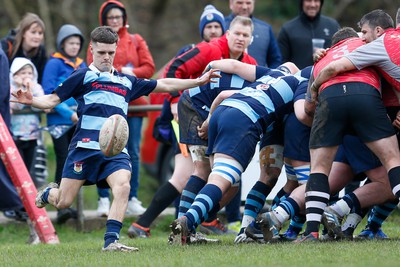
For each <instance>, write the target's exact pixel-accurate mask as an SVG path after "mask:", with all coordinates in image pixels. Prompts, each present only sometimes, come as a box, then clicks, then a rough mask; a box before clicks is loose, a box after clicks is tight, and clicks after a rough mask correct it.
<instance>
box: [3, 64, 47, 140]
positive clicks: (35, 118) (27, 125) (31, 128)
mask: <svg viewBox="0 0 400 267" xmlns="http://www.w3.org/2000/svg"><path fill="white" fill-rule="evenodd" d="M26 65H29V66H31V67H32V69H33V79H32V81H33V83H34V86H33V88H30V89H31V90H32V94H33V96H41V95H43V94H44V93H43V88H42V87H41V86H40V84H38V83H37V79H38V72H37V70H36V67H35V65H34V64H33V63H32V61H30V60H29V59H27V58H24V57H16V58H14V60H13V62H12V64H11V67H10V92H12V91H16V90H18V85H17V84H16V83H15V79H14V75H15V74H16V73H17V72H18V71H20V70H21V69H22V68H23V67H25V66H26ZM10 100H16V98H15V97H14V96H10ZM10 107H11V109H12V110H13V111H16V110H22V109H25V108H26V109H32V110H34V111H38V109H35V108H32V107H31V106H29V105H24V104H20V103H15V102H11V103H10ZM39 127H40V117H39V114H12V115H11V133H12V134H13V136H14V138H15V139H19V140H24V141H27V140H35V139H38V138H39V136H40V132H39V131H36V130H37V129H38V128H39Z"/></svg>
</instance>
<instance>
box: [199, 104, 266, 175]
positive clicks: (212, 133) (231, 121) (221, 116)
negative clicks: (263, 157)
mask: <svg viewBox="0 0 400 267" xmlns="http://www.w3.org/2000/svg"><path fill="white" fill-rule="evenodd" d="M258 141H260V133H259V130H258V129H257V127H256V124H254V123H253V122H252V121H251V120H250V119H249V118H248V117H247V116H246V115H245V114H244V113H243V112H241V111H240V110H238V109H236V108H232V107H227V106H219V107H218V108H217V109H216V110H215V112H214V113H213V114H212V116H211V120H210V125H209V127H208V149H207V152H206V153H207V155H212V154H215V153H222V154H225V155H228V156H231V157H232V158H234V159H235V160H237V161H238V162H239V163H240V165H242V167H243V169H244V170H245V169H246V168H247V166H248V165H249V163H250V161H251V159H252V158H253V155H254V151H255V149H256V146H257V142H258Z"/></svg>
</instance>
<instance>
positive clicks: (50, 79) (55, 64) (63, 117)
mask: <svg viewBox="0 0 400 267" xmlns="http://www.w3.org/2000/svg"><path fill="white" fill-rule="evenodd" d="M81 68H86V63H85V62H83V60H82V59H81V58H76V62H75V63H73V62H72V61H70V60H69V59H67V58H66V57H64V56H63V55H62V54H61V53H58V52H57V53H54V54H53V55H52V56H51V58H50V59H49V61H48V62H47V64H46V66H45V68H44V72H43V81H42V86H43V89H44V93H45V94H51V93H52V92H53V90H54V89H55V88H57V86H58V85H59V84H60V83H62V82H63V81H64V80H65V79H66V78H68V77H69V76H70V75H71V73H72V72H73V71H74V70H76V69H81ZM76 105H77V104H76V101H75V99H73V98H70V99H68V100H66V101H64V102H62V103H60V104H59V105H57V106H56V107H55V108H54V111H55V112H54V113H49V114H47V125H61V124H65V125H72V124H73V123H72V121H71V116H72V114H73V113H74V111H73V110H72V108H73V107H76Z"/></svg>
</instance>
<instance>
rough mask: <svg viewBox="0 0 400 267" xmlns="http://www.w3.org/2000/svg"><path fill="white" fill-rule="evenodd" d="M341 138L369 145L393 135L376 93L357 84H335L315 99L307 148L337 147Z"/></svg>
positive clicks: (384, 110)
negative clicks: (360, 141)
mask: <svg viewBox="0 0 400 267" xmlns="http://www.w3.org/2000/svg"><path fill="white" fill-rule="evenodd" d="M345 134H353V135H357V136H359V137H360V139H361V140H362V141H363V142H372V141H376V140H379V139H382V138H386V137H390V136H392V135H394V134H395V132H394V130H393V126H392V123H391V121H390V119H389V117H388V116H387V113H386V109H385V107H384V106H383V103H382V99H381V96H380V94H379V92H378V91H377V90H376V89H375V88H374V87H372V86H371V85H368V84H365V83H359V82H349V83H341V84H335V85H332V86H329V87H327V88H326V89H325V90H323V91H322V92H321V93H320V95H319V96H318V106H317V109H316V113H315V116H314V122H313V125H312V128H311V135H310V148H319V147H329V146H337V145H340V144H341V143H342V140H343V136H344V135H345Z"/></svg>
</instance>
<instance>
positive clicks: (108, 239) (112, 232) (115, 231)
mask: <svg viewBox="0 0 400 267" xmlns="http://www.w3.org/2000/svg"><path fill="white" fill-rule="evenodd" d="M121 228H122V222H119V221H116V220H107V223H106V233H105V234H104V247H105V248H106V247H108V245H110V244H111V243H114V242H115V241H116V240H119V233H120V232H121Z"/></svg>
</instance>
